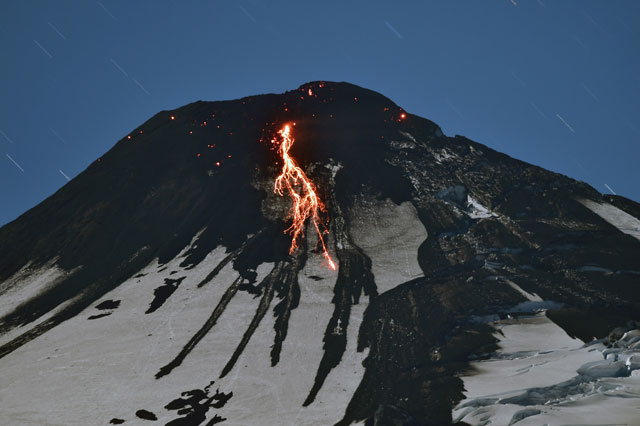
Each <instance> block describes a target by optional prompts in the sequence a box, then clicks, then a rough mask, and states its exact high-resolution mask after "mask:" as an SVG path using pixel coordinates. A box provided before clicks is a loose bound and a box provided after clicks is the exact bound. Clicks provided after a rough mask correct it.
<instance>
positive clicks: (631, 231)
mask: <svg viewBox="0 0 640 426" xmlns="http://www.w3.org/2000/svg"><path fill="white" fill-rule="evenodd" d="M578 201H579V202H580V203H581V204H582V205H584V206H585V207H587V208H588V209H589V210H591V211H592V212H594V213H595V214H597V215H598V216H600V217H601V218H603V219H604V220H606V221H607V222H609V223H610V224H611V225H613V226H615V227H616V228H618V229H619V230H620V231H621V232H624V233H625V234H628V235H631V236H633V237H635V238H637V239H638V240H640V220H639V219H638V218H636V217H634V216H631V215H630V214H629V213H627V212H625V211H623V210H621V209H619V208H617V207H615V206H613V205H611V204H609V203H598V202H595V201H592V200H587V199H579V200H578Z"/></svg>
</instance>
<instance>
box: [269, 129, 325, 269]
mask: <svg viewBox="0 0 640 426" xmlns="http://www.w3.org/2000/svg"><path fill="white" fill-rule="evenodd" d="M278 134H279V135H280V136H281V141H280V140H278V139H276V138H274V139H273V143H274V144H277V145H278V154H280V155H281V156H282V172H281V173H280V175H279V176H278V177H277V178H276V182H275V185H274V187H273V192H275V193H276V194H278V195H280V196H282V195H284V191H286V192H287V193H288V195H289V196H290V197H291V201H292V202H293V205H292V206H291V212H290V217H291V218H292V219H293V223H292V224H291V226H290V227H289V228H287V229H286V230H285V231H284V232H285V233H290V234H291V235H292V239H291V247H290V248H289V254H293V253H294V252H295V250H296V249H297V248H298V242H299V240H300V238H302V235H303V234H304V224H305V222H306V221H307V219H311V222H313V226H314V227H315V229H316V231H317V232H318V240H319V242H320V244H321V245H322V255H323V257H324V258H325V260H326V261H327V263H328V264H329V267H330V268H331V269H333V270H335V269H336V265H335V263H333V260H332V259H331V256H330V255H329V252H328V251H327V247H326V245H325V242H324V237H323V236H324V235H325V234H328V233H329V231H328V230H327V227H326V225H325V223H324V222H323V221H322V219H321V218H320V213H323V212H325V211H326V209H325V206H324V204H323V203H322V201H320V198H318V194H317V193H316V187H315V185H314V184H313V182H311V180H309V178H308V177H307V175H306V174H305V173H304V172H303V171H302V169H301V168H300V167H298V166H297V165H296V163H295V162H294V161H293V158H291V156H290V155H289V150H290V149H291V147H292V146H293V142H294V141H295V139H294V138H293V137H292V136H291V126H289V125H288V124H287V125H285V126H284V127H283V128H282V129H280V131H278Z"/></svg>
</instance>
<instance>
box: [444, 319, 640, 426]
mask: <svg viewBox="0 0 640 426" xmlns="http://www.w3.org/2000/svg"><path fill="white" fill-rule="evenodd" d="M494 326H495V327H496V329H497V330H498V331H499V332H500V334H497V335H496V336H497V337H499V339H500V347H501V349H500V350H499V351H498V352H497V353H494V354H492V356H491V357H490V358H489V359H488V360H483V361H478V362H473V363H472V367H473V369H474V370H475V371H473V372H472V373H470V374H469V375H466V376H462V377H461V378H462V379H463V381H464V386H465V389H466V392H465V396H466V399H464V400H462V401H461V402H460V404H459V405H458V406H457V407H455V409H454V412H453V418H454V420H458V421H464V422H466V423H468V424H470V425H489V424H491V425H505V426H507V425H512V424H517V425H518V426H527V425H528V426H540V425H548V426H553V425H612V424H615V425H630V426H631V425H638V424H640V331H639V330H632V331H629V332H628V333H626V334H625V335H624V336H623V337H622V338H621V339H620V340H619V341H618V342H617V343H616V344H615V345H614V347H613V348H606V347H605V346H604V345H603V343H602V342H601V341H594V342H592V343H590V344H587V345H585V344H583V343H582V342H581V341H580V340H577V339H572V338H570V337H569V336H568V335H567V334H566V333H565V332H564V331H563V330H562V329H561V328H560V327H558V326H556V325H555V324H554V323H552V322H551V321H550V320H549V319H548V318H547V317H546V316H545V315H544V313H539V314H537V315H535V316H531V317H524V318H519V319H510V320H504V321H498V322H496V323H494Z"/></svg>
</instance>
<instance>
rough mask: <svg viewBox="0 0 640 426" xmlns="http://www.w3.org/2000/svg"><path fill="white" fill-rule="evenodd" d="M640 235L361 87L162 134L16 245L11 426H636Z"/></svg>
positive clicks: (175, 123) (6, 284)
mask: <svg viewBox="0 0 640 426" xmlns="http://www.w3.org/2000/svg"><path fill="white" fill-rule="evenodd" d="M287 126H288V127H287ZM285 129H288V130H285ZM287 137H289V138H295V143H293V140H292V141H291V143H290V144H288V143H287V140H286V138H287ZM278 182H280V183H278ZM292 206H293V207H292ZM639 218H640V204H638V203H636V202H634V201H631V200H628V199H626V198H624V197H620V196H605V195H602V194H600V193H599V192H597V191H596V190H595V189H593V188H592V187H590V186H589V185H587V184H585V183H583V182H578V181H575V180H573V179H570V178H568V177H566V176H562V175H560V174H557V173H553V172H550V171H547V170H544V169H541V168H539V167H536V166H532V165H530V164H527V163H525V162H522V161H519V160H516V159H513V158H511V157H509V156H507V155H504V154H501V153H499V152H496V151H494V150H492V149H490V148H488V147H486V146H484V145H481V144H479V143H476V142H473V141H471V140H469V139H466V138H464V137H461V136H456V137H448V136H445V135H444V134H443V133H442V131H441V130H440V128H439V127H438V126H437V125H436V124H434V123H433V122H431V121H429V120H427V119H424V118H421V117H418V116H415V115H412V114H410V113H408V112H406V111H404V110H403V109H402V108H400V107H399V106H397V105H396V104H394V103H393V102H392V101H391V100H389V99H388V98H386V97H384V96H382V95H380V94H378V93H375V92H373V91H370V90H367V89H363V88H360V87H357V86H354V85H351V84H347V83H330V82H312V83H308V84H304V85H303V86H301V87H299V88H298V89H296V90H292V91H289V92H286V93H284V94H279V95H274V94H271V95H260V96H251V97H247V98H243V99H239V100H234V101H224V102H195V103H192V104H189V105H186V106H184V107H182V108H179V109H176V110H172V111H163V112H160V113H158V114H156V115H155V116H154V117H152V118H151V119H149V120H148V121H147V122H146V123H144V124H143V125H141V126H140V127H139V128H137V129H135V130H133V131H131V133H129V134H128V135H125V137H124V138H122V140H120V141H119V142H118V143H117V144H116V145H115V146H114V147H113V148H112V149H111V150H109V151H108V152H107V153H105V154H104V155H103V156H102V157H101V158H99V159H97V160H96V161H95V162H93V163H92V164H91V165H90V166H89V167H88V168H87V169H86V170H85V171H84V172H82V173H81V174H80V175H79V176H77V177H76V178H75V179H73V180H71V181H70V182H69V183H68V184H66V185H65V186H64V187H63V188H62V189H60V190H59V191H58V192H56V193H55V194H54V195H52V196H51V197H49V198H48V199H46V200H45V201H43V202H42V203H40V204H39V205H37V206H36V207H34V208H33V209H31V210H29V211H28V212H26V213H24V214H23V215H22V216H20V217H19V218H18V219H16V220H15V221H13V222H11V223H9V224H7V225H5V226H4V227H2V228H0V376H1V377H2V382H1V384H0V423H2V424H10V425H59V424H64V425H101V424H109V423H111V424H122V423H125V424H127V425H129V424H148V423H149V422H161V423H162V424H166V425H168V426H177V425H202V426H204V425H207V426H208V425H213V424H217V423H222V424H224V425H297V426H298V425H299V426H303V425H333V424H337V425H349V424H364V425H368V426H373V425H375V426H382V425H404V426H408V425H447V424H460V425H462V424H469V425H485V424H489V422H492V423H491V424H497V425H505V426H506V425H510V424H516V423H517V425H518V426H521V425H522V426H524V425H539V424H545V423H546V424H549V425H556V424H585V425H586V424H603V423H607V424H611V423H616V424H617V423H625V422H626V423H628V424H637V423H633V422H634V421H637V419H638V418H640V412H639V411H638V409H637V406H638V405H639V403H640V402H639V401H638V398H639V397H640V374H639V373H638V372H639V371H640V330H638V327H639V326H640V323H639V322H637V321H638V320H640V260H639V259H640V219H639ZM331 264H334V266H335V270H334V269H332V268H331V267H330V266H331ZM634 419H635V420H634ZM629 422H630V423H629Z"/></svg>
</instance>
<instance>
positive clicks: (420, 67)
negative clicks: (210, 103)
mask: <svg viewBox="0 0 640 426" xmlns="http://www.w3.org/2000/svg"><path fill="white" fill-rule="evenodd" d="M0 52H1V56H0V57H1V58H2V62H1V63H2V66H1V67H0V88H1V89H0V93H1V94H2V96H1V103H0V132H1V133H0V149H1V150H2V152H1V153H0V154H1V157H2V158H0V182H1V184H0V200H1V201H0V225H2V224H4V223H6V222H8V221H11V220H13V219H14V218H16V217H17V216H18V215H20V214H22V213H23V212H25V211H26V210H28V209H29V208H31V207H33V206H34V205H36V204H37V203H39V202H40V201H42V200H43V199H44V198H46V197H47V196H49V195H51V194H52V193H53V192H55V191H56V190H57V189H58V188H60V187H61V186H62V185H64V184H65V183H66V181H67V180H66V177H65V176H64V175H67V176H68V177H70V178H73V177H74V176H76V175H77V174H78V173H80V172H81V171H82V170H84V169H85V168H86V167H87V166H88V165H89V164H90V162H91V161H93V160H94V159H95V158H97V157H99V156H100V155H101V154H103V153H104V152H105V151H107V150H108V149H109V148H111V147H112V146H113V144H114V143H115V142H116V141H117V140H118V139H120V138H121V137H122V136H124V135H126V134H127V133H128V132H129V131H130V130H131V129H132V128H134V127H136V126H138V125H139V124H141V123H142V122H143V121H145V120H146V119H147V118H149V117H150V116H152V115H153V114H155V113H156V112H158V111H160V110H163V109H171V108H176V107H178V106H181V105H183V104H186V103H189V102H192V101H195V100H198V99H202V100H222V99H234V98H239V97H242V96H247V95H252V94H259V93H269V92H271V93H273V92H276V93H278V92H283V91H286V90H289V89H293V88H295V87H297V86H299V85H300V84H302V83H305V82H307V81H311V80H337V81H349V82H352V83H355V84H358V85H361V86H364V87H367V88H370V89H373V90H376V91H378V92H381V93H383V94H384V95H386V96H388V97H390V98H391V99H392V100H394V101H395V102H396V103H397V104H399V105H400V106H402V107H403V108H405V109H406V110H408V111H410V112H412V113H414V114H418V115H421V116H424V117H427V118H429V119H431V120H433V121H435V122H436V123H437V124H439V125H440V126H441V127H442V129H443V131H444V132H445V133H446V134H448V135H451V136H453V135H455V134H461V135H464V136H467V137H469V138H471V139H474V140H476V141H478V142H481V143H484V144H486V145H489V146H490V147H492V148H494V149H497V150H500V151H503V152H505V153H507V154H509V155H511V156H514V157H517V158H519V159H522V160H525V161H528V162H530V163H533V164H537V165H540V166H543V167H545V168H548V169H551V170H553V171H556V172H560V173H563V174H566V175H569V176H571V177H573V178H576V179H579V180H584V181H586V182H588V183H589V184H591V185H592V186H594V187H595V188H596V189H598V190H599V191H601V192H609V190H608V189H607V188H606V187H605V184H608V185H609V186H610V187H611V188H612V189H613V190H614V191H615V192H617V193H618V194H621V195H625V196H627V197H629V198H632V199H635V200H636V201H639V200H640V188H639V187H638V184H639V183H640V166H639V164H638V163H639V159H640V55H639V54H638V52H640V2H639V1H637V0H626V1H623V0H617V1H613V0H606V1H605V0H593V1H590V0H563V1H552V0H484V1H478V0H441V1H413V2H402V1H394V2H390V1H385V2H381V1H371V0H368V1H325V2H310V1H274V0H268V1H257V0H243V1H211V0H206V1H205V0H200V1H177V0H174V1H163V0H153V1H150V0H149V1H131V0H121V1H115V0H101V1H94V0H82V1H80V0H75V1H72V0H67V1H48V0H46V1H44V0H42V1H23V0H4V1H3V2H2V4H1V5H0ZM14 161H15V163H17V164H14ZM21 169H22V170H24V171H21Z"/></svg>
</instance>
